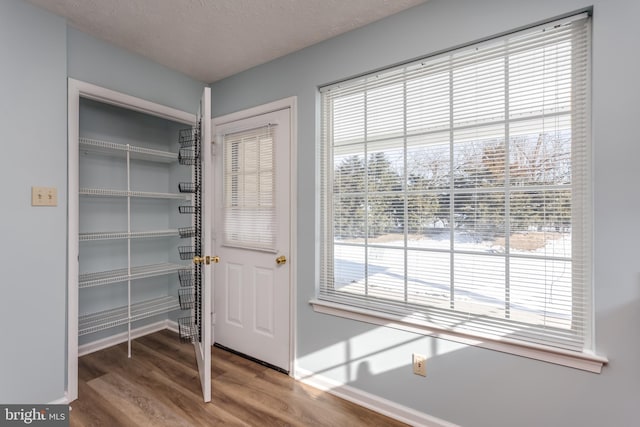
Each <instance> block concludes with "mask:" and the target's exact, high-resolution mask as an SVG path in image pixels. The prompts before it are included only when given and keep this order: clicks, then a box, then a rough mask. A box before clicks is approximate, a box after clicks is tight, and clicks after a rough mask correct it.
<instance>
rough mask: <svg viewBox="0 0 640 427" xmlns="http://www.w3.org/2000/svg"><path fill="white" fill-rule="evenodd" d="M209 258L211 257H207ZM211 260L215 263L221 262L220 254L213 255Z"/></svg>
mask: <svg viewBox="0 0 640 427" xmlns="http://www.w3.org/2000/svg"><path fill="white" fill-rule="evenodd" d="M207 258H209V257H207ZM211 262H212V263H214V264H217V263H219V262H220V257H219V256H212V257H211ZM207 264H208V263H207Z"/></svg>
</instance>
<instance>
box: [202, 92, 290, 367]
mask: <svg viewBox="0 0 640 427" xmlns="http://www.w3.org/2000/svg"><path fill="white" fill-rule="evenodd" d="M287 108H288V109H289V114H290V115H289V119H290V120H289V123H290V133H291V138H290V156H289V158H290V160H289V188H288V190H289V200H290V204H289V206H290V207H289V218H290V222H289V252H288V254H289V259H288V260H287V262H288V263H289V376H291V377H294V378H295V377H296V375H295V372H294V370H295V360H296V342H295V337H296V323H297V322H296V299H297V298H296V289H297V286H296V277H297V276H296V271H297V264H298V260H297V254H298V251H297V250H296V249H297V247H296V237H297V223H298V220H297V212H298V209H297V197H296V195H297V182H298V181H297V178H298V176H297V172H298V155H297V153H298V110H297V97H295V96H292V97H289V98H284V99H280V100H278V101H273V102H269V103H267V104H263V105H259V106H257V107H252V108H248V109H246V110H241V111H237V112H235V113H230V114H226V115H224V116H220V117H214V118H213V119H211V123H212V130H211V135H213V136H214V138H215V135H216V126H220V125H223V124H226V123H230V122H235V121H238V120H242V119H247V118H250V117H255V116H260V115H262V114H267V113H272V112H274V111H278V110H284V109H287ZM213 286H214V288H215V283H214V285H213ZM211 295H212V301H211V307H215V304H214V301H213V298H215V297H214V295H215V291H214V292H212V293H211ZM213 318H214V319H215V313H214V314H213ZM214 322H215V320H214ZM211 331H212V332H211V333H212V337H211V340H212V342H214V343H215V339H214V338H215V336H214V335H215V325H214V327H213V328H212V330H211Z"/></svg>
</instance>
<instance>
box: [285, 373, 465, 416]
mask: <svg viewBox="0 0 640 427" xmlns="http://www.w3.org/2000/svg"><path fill="white" fill-rule="evenodd" d="M295 378H296V380H298V381H300V382H302V383H304V384H307V385H310V386H311V387H315V388H317V389H320V390H323V391H326V392H328V393H331V394H333V395H335V396H338V397H340V398H342V399H344V400H348V401H349V402H353V403H355V404H357V405H360V406H364V407H365V408H368V409H371V410H372V411H375V412H378V413H380V414H383V415H386V416H388V417H390V418H393V419H395V420H398V421H401V422H403V423H406V424H409V425H412V426H423V427H459V426H458V425H457V424H453V423H450V422H448V421H445V420H442V419H440V418H436V417H434V416H431V415H428V414H425V413H423V412H419V411H416V410H415V409H411V408H409V407H406V406H403V405H400V404H398V403H396V402H392V401H391V400H387V399H384V398H382V397H380V396H376V395H374V394H371V393H368V392H366V391H362V390H360V389H357V388H355V387H351V386H350V385H347V384H343V383H340V382H338V381H335V380H333V379H331V378H327V377H324V376H322V375H316V374H314V373H313V372H310V371H307V370H305V369H301V368H300V367H297V368H296V370H295Z"/></svg>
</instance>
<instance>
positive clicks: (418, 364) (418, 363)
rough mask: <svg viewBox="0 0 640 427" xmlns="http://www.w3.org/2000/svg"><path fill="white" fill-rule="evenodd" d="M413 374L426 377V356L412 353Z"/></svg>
mask: <svg viewBox="0 0 640 427" xmlns="http://www.w3.org/2000/svg"><path fill="white" fill-rule="evenodd" d="M413 373H414V374H416V375H422V376H423V377H426V376H427V356H425V355H424V354H418V353H413Z"/></svg>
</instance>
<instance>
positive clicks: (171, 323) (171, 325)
mask: <svg viewBox="0 0 640 427" xmlns="http://www.w3.org/2000/svg"><path fill="white" fill-rule="evenodd" d="M167 329H168V330H170V331H171V332H175V333H176V334H179V333H180V331H179V330H178V322H176V321H175V320H167Z"/></svg>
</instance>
